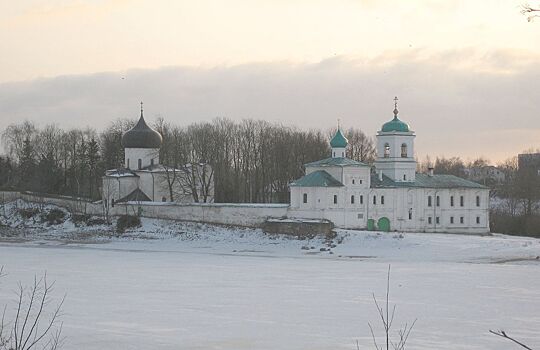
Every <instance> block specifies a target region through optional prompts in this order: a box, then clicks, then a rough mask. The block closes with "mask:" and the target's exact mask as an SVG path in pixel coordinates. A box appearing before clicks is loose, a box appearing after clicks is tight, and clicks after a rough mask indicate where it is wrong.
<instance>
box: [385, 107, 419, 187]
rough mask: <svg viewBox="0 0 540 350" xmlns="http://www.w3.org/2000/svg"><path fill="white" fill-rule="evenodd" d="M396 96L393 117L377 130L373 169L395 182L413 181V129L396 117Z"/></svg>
mask: <svg viewBox="0 0 540 350" xmlns="http://www.w3.org/2000/svg"><path fill="white" fill-rule="evenodd" d="M397 103H398V98H397V96H396V97H395V98H394V118H393V119H392V120H391V121H389V122H387V123H385V124H384V125H383V126H382V128H381V130H380V131H379V132H377V160H376V161H375V169H376V171H377V174H378V175H379V178H382V175H384V176H387V177H389V178H390V179H392V180H393V181H396V182H414V181H415V176H416V160H415V159H414V138H415V137H416V135H415V133H414V131H412V130H410V127H409V125H408V124H407V123H405V122H403V121H401V120H400V119H399V118H398V113H399V111H398V107H397Z"/></svg>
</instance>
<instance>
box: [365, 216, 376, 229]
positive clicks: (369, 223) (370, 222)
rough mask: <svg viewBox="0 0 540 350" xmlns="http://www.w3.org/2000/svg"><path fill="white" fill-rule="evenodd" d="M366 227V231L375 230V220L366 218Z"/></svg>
mask: <svg viewBox="0 0 540 350" xmlns="http://www.w3.org/2000/svg"><path fill="white" fill-rule="evenodd" d="M367 229H368V231H375V220H373V219H368V221H367Z"/></svg>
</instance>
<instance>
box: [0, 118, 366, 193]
mask: <svg viewBox="0 0 540 350" xmlns="http://www.w3.org/2000/svg"><path fill="white" fill-rule="evenodd" d="M135 122H136V120H131V119H118V120H115V121H113V122H112V123H111V124H110V125H109V126H108V127H107V128H106V129H105V130H103V131H101V132H98V131H97V130H95V129H92V128H84V129H77V128H75V129H70V130H64V129H62V128H60V127H59V126H57V125H54V124H50V125H46V126H44V127H41V128H40V127H38V126H37V125H35V124H34V123H32V122H30V121H24V122H21V123H16V124H11V125H9V126H8V127H6V128H5V129H4V130H3V132H2V134H1V137H2V143H3V146H4V150H5V153H6V155H5V156H1V157H0V188H3V189H12V190H20V191H34V192H42V193H49V194H61V195H68V196H77V197H86V198H89V199H92V200H98V199H100V197H101V190H100V186H101V182H102V181H101V178H102V176H103V175H104V173H105V170H107V169H115V168H121V167H123V166H124V149H123V147H122V143H121V140H122V135H123V134H124V132H126V131H127V130H129V129H130V128H131V127H133V126H134V124H135ZM153 127H154V128H155V129H156V130H157V131H159V132H160V133H161V135H162V136H163V144H162V147H161V149H160V162H161V163H162V164H165V165H168V166H170V167H181V166H183V165H185V164H209V165H210V166H211V167H212V169H213V172H214V176H213V177H214V181H215V183H214V193H215V201H216V202H231V203H238V202H245V203H270V202H278V203H286V202H288V200H289V191H288V185H289V183H290V182H291V181H293V180H295V179H298V178H299V177H301V176H302V175H303V174H304V169H303V164H305V163H309V162H312V161H315V160H319V159H322V158H326V157H328V156H329V155H330V146H329V143H328V141H329V138H330V136H331V135H332V134H333V132H335V130H301V129H298V128H295V127H290V126H284V125H282V124H278V123H270V122H267V121H261V120H253V119H244V120H241V121H233V120H230V119H226V118H218V119H214V120H212V121H210V122H199V123H193V124H190V125H187V126H180V125H175V124H173V123H171V122H168V121H166V120H165V119H163V118H158V119H157V121H156V122H155V123H154V125H153ZM345 134H346V136H347V137H348V138H349V142H350V146H349V148H348V157H350V158H352V159H355V160H358V161H362V162H366V163H371V162H372V161H373V160H374V158H375V146H374V140H373V138H371V137H368V136H366V135H365V134H364V133H363V132H362V130H360V129H356V128H350V129H348V130H346V131H345Z"/></svg>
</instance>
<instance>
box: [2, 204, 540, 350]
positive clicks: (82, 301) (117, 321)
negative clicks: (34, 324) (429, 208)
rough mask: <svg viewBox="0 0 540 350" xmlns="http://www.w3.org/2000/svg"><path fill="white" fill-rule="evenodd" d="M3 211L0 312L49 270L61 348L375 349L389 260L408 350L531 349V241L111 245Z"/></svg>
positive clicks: (537, 323)
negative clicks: (58, 304) (20, 287)
mask: <svg viewBox="0 0 540 350" xmlns="http://www.w3.org/2000/svg"><path fill="white" fill-rule="evenodd" d="M17 205H18V206H19V207H21V206H23V205H25V204H24V203H18V204H17ZM47 208H48V207H47ZM47 208H45V209H47ZM51 208H52V207H51ZM51 208H49V209H51ZM6 210H7V211H8V214H10V215H9V217H8V218H4V219H3V221H2V223H3V224H4V225H7V226H9V227H14V228H17V229H15V231H14V233H13V232H11V231H10V235H9V237H8V236H5V235H4V237H2V236H1V235H0V265H4V266H5V271H6V272H7V275H6V276H5V277H3V278H2V279H0V306H3V305H4V304H6V303H9V302H12V301H13V300H14V298H15V295H14V290H15V288H16V284H17V282H18V281H21V282H23V283H25V284H28V283H31V281H32V279H33V276H34V275H35V274H38V275H39V274H41V273H43V272H44V271H45V270H46V271H47V274H48V278H49V280H55V281H56V283H57V284H56V286H55V293H54V295H55V296H56V297H57V298H60V297H61V296H62V295H63V294H64V293H67V298H66V303H65V307H64V316H63V318H62V320H63V322H64V334H65V336H66V337H67V339H66V344H65V347H64V348H65V349H80V350H97V349H167V350H168V349H225V350H241V349H264V350H266V349H319V350H326V349H328V350H329V349H333V350H334V349H338V350H339V349H352V350H354V349H356V345H355V341H356V340H358V342H359V344H360V348H361V349H373V346H372V340H371V336H370V332H369V328H368V325H367V322H372V323H373V324H374V325H375V327H376V330H377V332H378V334H382V333H381V328H380V323H379V322H378V315H377V312H376V309H375V306H374V305H373V300H372V293H375V294H376V295H377V296H379V297H383V295H384V291H385V283H386V270H387V268H388V265H389V264H391V266H392V277H391V296H390V299H391V302H392V303H396V304H397V316H396V320H395V323H394V325H395V327H396V328H395V329H396V331H397V328H398V327H399V325H401V324H402V323H404V322H411V321H413V320H414V319H418V321H417V323H416V326H415V328H414V329H413V331H412V333H411V336H410V341H409V346H408V347H407V348H408V349H421V350H427V349H430V350H433V349H442V350H450V349H452V350H456V349H458V350H459V349H473V350H474V349H478V350H480V349H492V350H503V349H504V350H507V349H512V348H513V345H512V344H511V343H508V342H507V341H505V340H503V339H499V338H497V337H495V336H493V335H490V334H489V333H488V330H489V329H504V330H505V331H507V332H508V333H509V334H512V335H513V336H515V337H517V338H519V339H520V340H522V341H524V342H525V343H528V344H529V345H530V346H531V347H533V348H538V347H539V346H540V332H538V329H540V258H538V259H537V257H539V256H540V240H538V239H534V238H525V237H511V236H505V235H494V236H486V237H481V236H466V235H444V234H423V233H416V234H414V233H402V234H400V233H376V232H359V231H346V230H341V231H338V236H337V237H336V238H334V239H333V240H332V241H331V242H330V241H326V240H325V239H323V238H315V239H312V240H309V241H299V240H294V239H290V238H287V237H284V236H277V235H266V234H264V233H263V232H262V231H261V230H256V229H242V228H234V227H221V226H213V225H204V224H196V223H183V222H175V221H166V220H156V219H145V218H143V219H142V226H141V227H140V228H137V229H133V230H130V231H128V232H127V233H125V234H123V235H122V236H120V237H116V236H115V234H114V233H113V232H112V231H111V229H110V228H107V227H106V226H103V227H99V226H98V227H75V226H74V225H73V223H72V222H71V221H70V220H68V221H67V222H65V223H63V224H61V225H56V226H47V225H46V224H43V223H41V222H39V220H36V221H35V222H34V221H32V220H26V221H24V220H22V219H21V218H20V217H17V215H15V214H16V207H15V206H13V207H7V208H6ZM10 210H11V212H9V211H10ZM66 215H68V219H69V214H66ZM0 233H1V232H0ZM321 248H324V249H325V250H324V251H321ZM9 305H10V307H8V309H7V311H8V314H9V313H12V312H13V311H14V310H13V304H9Z"/></svg>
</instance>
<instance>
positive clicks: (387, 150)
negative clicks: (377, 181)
mask: <svg viewBox="0 0 540 350" xmlns="http://www.w3.org/2000/svg"><path fill="white" fill-rule="evenodd" d="M389 157H390V145H389V144H388V142H387V143H385V144H384V158H389Z"/></svg>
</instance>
